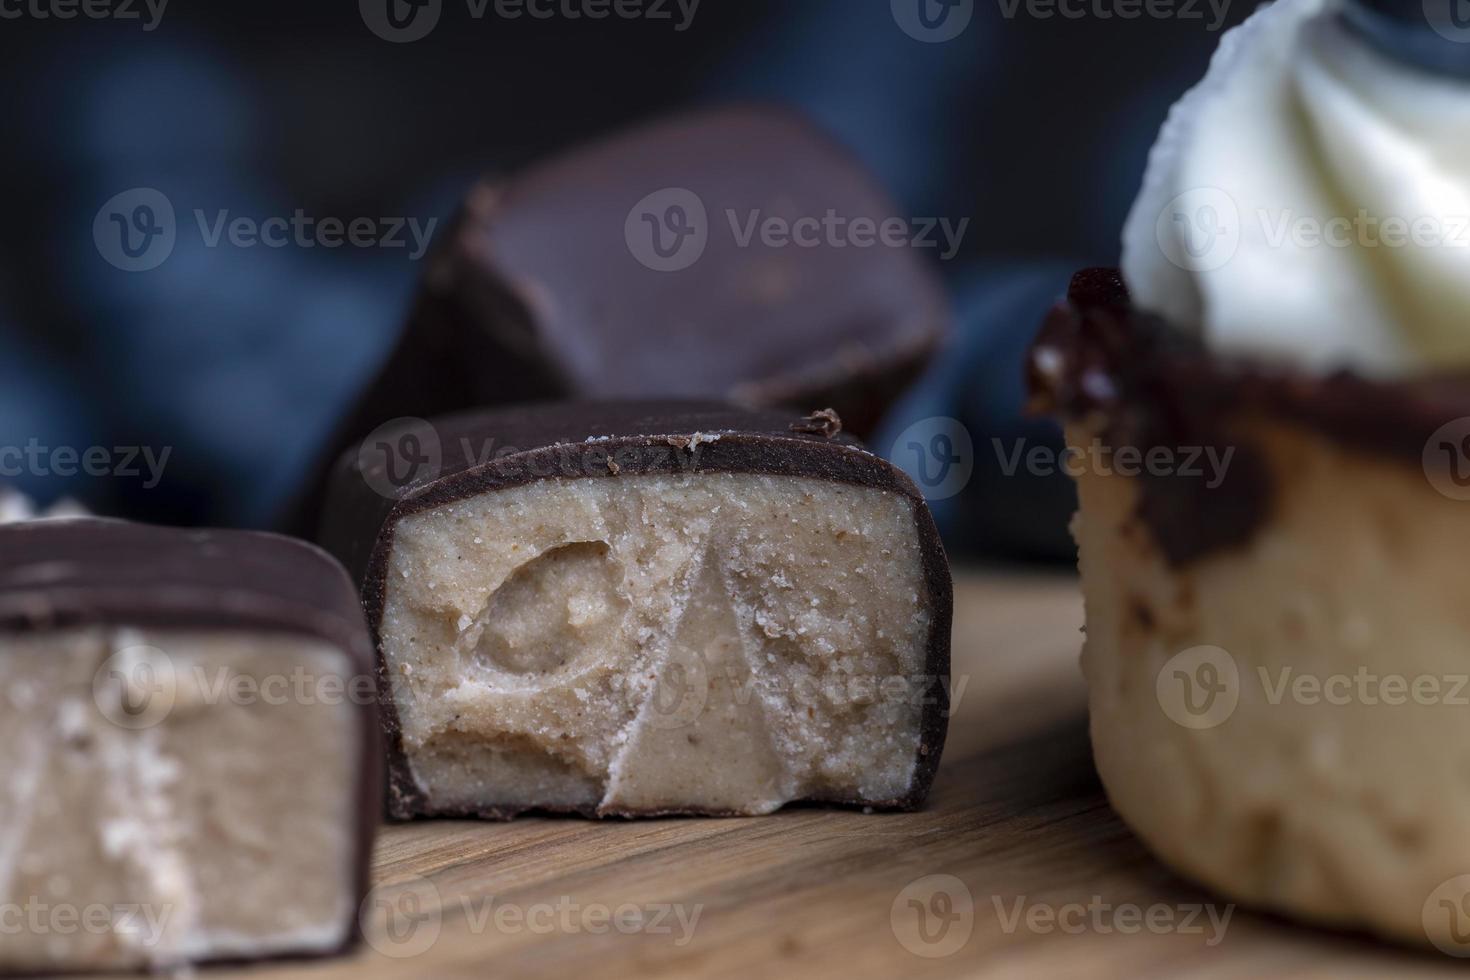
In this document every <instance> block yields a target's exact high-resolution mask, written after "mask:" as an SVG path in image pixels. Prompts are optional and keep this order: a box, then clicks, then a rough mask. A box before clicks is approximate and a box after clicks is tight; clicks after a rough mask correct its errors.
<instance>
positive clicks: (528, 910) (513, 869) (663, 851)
mask: <svg viewBox="0 0 1470 980" xmlns="http://www.w3.org/2000/svg"><path fill="white" fill-rule="evenodd" d="M956 585H957V595H956V600H957V601H956V613H957V622H956V626H955V646H954V673H955V678H956V685H957V687H956V693H957V706H956V710H955V712H954V716H953V719H952V727H951V732H950V740H949V747H948V749H947V751H946V755H945V759H944V764H943V767H942V769H941V770H940V775H939V779H938V782H937V784H936V786H935V791H934V795H933V797H932V799H931V801H930V804H929V806H928V807H927V808H926V809H925V810H923V811H922V812H920V813H914V814H899V815H881V814H873V815H865V814H863V813H860V812H855V811H845V810H827V809H821V808H796V809H792V810H788V811H785V812H782V813H780V814H777V815H775V816H772V817H764V818H758V819H733V820H683V819H681V820H654V821H642V822H610V823H594V822H589V821H584V820H579V819H541V818H532V819H523V820H518V821H516V822H514V823H510V824H476V823H461V822H429V823H419V824H412V825H407V826H396V827H388V828H386V829H385V832H384V834H383V836H382V838H381V841H380V843H379V846H378V852H377V860H376V868H375V875H376V881H377V882H378V887H377V888H376V889H375V893H374V895H373V896H372V897H371V898H370V901H369V904H368V914H367V917H366V922H367V926H368V931H369V935H370V937H371V939H372V942H371V945H369V946H366V947H364V948H363V949H362V950H361V951H360V952H359V953H357V954H356V955H354V956H352V957H349V958H346V959H340V960H333V961H326V962H321V963H314V964H291V965H287V966H276V967H267V968H256V969H252V970H243V971H210V973H209V976H211V977H215V976H219V977H226V976H228V977H233V976H241V977H246V976H248V977H257V978H265V980H277V978H280V980H284V978H288V977H291V978H295V977H301V978H313V980H329V978H333V980H335V978H339V977H340V978H344V980H345V978H357V980H386V978H398V977H402V978H414V980H418V978H440V977H444V978H456V977H465V978H476V980H502V978H503V980H511V978H521V977H549V978H550V977H555V978H563V977H568V978H569V977H589V978H598V980H611V978H625V977H626V978H644V977H679V978H701V977H730V978H737V977H738V978H752V977H754V978H772V980H774V978H778V977H780V978H785V977H840V978H866V977H874V978H884V980H888V978H896V977H903V978H907V977H1041V978H1053V977H1089V978H1092V977H1097V978H1107V977H1129V978H1133V977H1172V976H1189V977H1212V978H1213V977H1343V976H1385V977H1405V976H1421V975H1422V976H1463V975H1466V973H1465V971H1466V970H1467V969H1470V964H1462V963H1459V962H1458V961H1453V960H1450V959H1448V958H1444V957H1435V956H1430V955H1427V954H1422V953H1416V952H1412V951H1404V950H1399V949H1395V948H1393V947H1390V946H1385V945H1381V944H1378V943H1375V942H1373V941H1370V940H1366V939H1360V938H1355V937H1351V936H1342V935H1337V934H1333V933H1327V932H1321V931H1317V930H1312V929H1306V928H1300V927H1297V926H1293V925H1291V924H1289V923H1286V922H1283V921H1281V920H1277V919H1272V918H1268V917H1262V916H1257V915H1252V914H1250V913H1248V912H1246V911H1243V910H1240V909H1233V910H1230V917H1229V919H1228V920H1224V921H1223V922H1222V920H1223V916H1224V915H1225V913H1226V911H1227V903H1225V902H1224V900H1222V899H1219V898H1217V897H1215V896H1212V895H1211V894H1209V893H1208V892H1206V891H1204V890H1202V889H1200V888H1198V887H1196V886H1194V885H1192V884H1190V883H1188V882H1185V881H1182V880H1180V879H1179V878H1177V877H1175V876H1174V875H1172V874H1171V873H1170V872H1169V871H1168V870H1166V869H1165V868H1164V867H1162V866H1161V865H1160V864H1158V862H1156V861H1155V860H1153V859H1152V858H1151V857H1150V856H1149V855H1148V853H1147V852H1146V851H1145V850H1144V848H1143V847H1142V846H1141V845H1140V844H1139V842H1138V841H1137V840H1136V839H1134V838H1133V836H1132V835H1131V834H1130V833H1129V832H1128V830H1127V828H1126V827H1124V826H1123V824H1122V823H1121V822H1120V821H1119V820H1118V818H1117V817H1116V816H1115V815H1114V814H1113V812H1112V811H1111V809H1110V808H1109V807H1108V804H1107V800H1106V798H1105V797H1104V795H1103V793H1102V790H1101V788H1100V786H1099V785H1098V782H1097V777H1096V774H1095V772H1094V770H1093V767H1092V762H1091V756H1090V750H1089V747H1088V740H1087V727H1086V716H1085V694H1084V690H1083V686H1082V679H1081V675H1080V672H1079V670H1078V666H1077V654H1078V650H1079V647H1080V644H1081V636H1080V633H1079V629H1080V626H1081V621H1082V611H1081V602H1080V600H1079V598H1078V596H1077V590H1076V585H1075V583H1074V582H1073V581H1071V580H1070V579H1068V578H1064V577H1043V576H1030V575H1011V574H1007V575H1002V574H998V573H969V574H964V575H961V576H959V577H958V580H957V583H956ZM958 685H963V687H959V686H958ZM936 876H943V877H936ZM1132 907H1137V909H1138V912H1137V913H1136V916H1137V917H1139V918H1143V917H1145V916H1150V917H1151V919H1144V924H1142V925H1140V924H1139V923H1138V922H1137V921H1135V913H1134V912H1133V911H1132ZM1196 909H1197V910H1198V911H1195V910H1196ZM1211 910H1212V911H1213V912H1214V914H1215V919H1214V920H1212V919H1211V918H1210V916H1209V914H1208V913H1209V911H1211ZM1166 920H1167V921H1166ZM1148 921H1152V922H1153V923H1154V926H1153V927H1150V926H1149V925H1148V924H1147V922H1148ZM1169 922H1172V923H1173V925H1169V924H1168V923H1169ZM1217 923H1220V924H1218V925H1217Z"/></svg>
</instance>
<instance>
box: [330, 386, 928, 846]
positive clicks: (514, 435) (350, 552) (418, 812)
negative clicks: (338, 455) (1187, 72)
mask: <svg viewBox="0 0 1470 980" xmlns="http://www.w3.org/2000/svg"><path fill="white" fill-rule="evenodd" d="M433 428H434V430H435V433H436V434H437V439H438V442H439V444H440V446H441V447H442V454H443V466H442V469H441V470H440V471H439V472H438V473H437V474H435V473H433V472H429V473H425V474H422V477H423V478H422V479H420V480H418V481H417V482H413V483H410V484H408V485H407V486H405V487H403V488H402V489H399V490H398V491H396V492H395V493H394V495H393V496H386V495H384V494H382V493H380V492H378V490H375V489H374V488H373V486H372V485H370V483H369V481H368V479H366V478H365V476H364V472H363V470H362V469H361V466H362V462H361V460H360V459H359V457H358V454H357V453H356V452H349V453H348V454H346V455H344V456H343V457H342V459H341V460H340V461H339V463H338V467H337V470H336V473H335V476H334V478H333V480H332V490H331V494H330V497H329V505H328V509H327V520H326V523H325V525H324V528H323V534H322V540H323V543H324V545H325V546H326V547H327V548H328V549H329V550H331V551H333V552H334V553H335V554H336V555H337V556H338V557H339V558H341V559H342V561H343V562H344V563H345V564H346V565H347V566H348V568H349V570H350V571H351V572H352V574H353V576H354V577H355V578H356V579H357V581H358V582H359V583H361V586H362V598H363V605H364V607H365V608H366V609H367V615H368V625H369V626H370V628H371V629H372V630H373V634H374V636H375V637H376V636H377V634H378V630H379V627H380V626H381V623H382V617H383V606H384V602H385V600H386V588H387V582H386V579H387V572H388V564H389V558H390V556H391V553H392V549H393V536H394V530H395V528H396V526H397V524H398V522H399V521H401V520H402V519H403V518H405V517H407V516H409V515H411V514H415V513H419V512H421V511H425V510H429V509H431V508H434V507H439V506H442V505H445V504H450V503H454V502H457V501H460V500H464V499H467V498H469V497H473V496H476V495H478V494H482V493H487V492H491V491H495V490H503V489H507V488H509V487H515V486H521V485H525V484H527V483H531V482H534V481H536V480H541V479H604V480H606V479H617V478H618V477H619V476H624V475H633V474H688V475H693V476H697V475H699V474H702V473H761V474H772V475H778V476H791V477H807V478H812V479H820V480H831V481H833V482H837V483H845V484H851V485H854V486H861V487H870V488H873V489H877V490H882V491H885V492H888V493H894V494H898V495H900V496H903V497H905V498H907V499H908V500H909V501H911V502H912V503H913V505H914V518H915V523H916V533H917V534H918V536H919V542H920V549H921V554H922V559H923V566H924V567H923V572H924V579H925V587H926V591H927V597H926V598H927V605H928V608H929V609H930V610H931V612H932V614H933V623H932V625H931V628H930V634H929V638H928V643H927V655H926V658H925V661H926V666H925V673H926V674H927V675H929V676H932V677H936V678H947V677H948V676H949V667H950V652H949V643H950V626H951V621H952V618H953V610H954V595H953V587H952V584H951V581H950V574H949V563H948V560H947V558H946V557H945V553H944V546H943V544H942V543H941V542H940V539H939V532H938V529H937V528H936V527H935V525H934V519H933V517H932V516H931V515H930V513H929V508H928V506H927V504H926V503H925V501H924V498H923V495H922V494H921V493H920V492H919V490H918V488H917V487H915V486H914V484H913V482H912V481H911V480H909V478H908V476H907V475H905V474H904V473H903V471H902V470H900V469H898V468H897V467H896V466H893V465H892V464H890V463H889V462H888V461H887V460H885V459H883V458H882V457H879V456H875V455H873V454H872V453H870V452H868V451H867V450H865V449H863V448H862V447H861V445H860V444H859V443H858V442H857V441H856V440H854V439H852V438H851V437H848V436H841V435H835V436H833V437H826V436H823V435H821V434H815V433H811V432H810V431H809V430H810V429H811V428H812V423H811V421H810V419H807V418H803V417H802V416H801V415H799V414H797V413H784V412H779V411H752V410H745V409H740V408H734V407H731V406H728V405H723V404H720V403H713V402H683V401H673V402H626V401H613V402H560V403H550V404H543V405H529V406H522V407H519V408H510V409H500V410H496V411H490V412H481V413H475V414H471V415H460V416H452V417H449V418H446V419H442V420H439V421H438V422H436V423H434V424H433ZM698 436H718V437H719V438H718V439H716V440H714V441H701V440H700V439H699V438H697V437H698ZM589 439H590V440H593V441H588V440H589ZM486 447H490V448H491V450H492V452H491V455H492V456H495V454H496V453H503V455H499V456H498V457H497V458H490V459H481V458H480V456H481V454H482V453H483V452H484V451H485V448H486ZM373 482H375V483H377V484H378V486H379V487H382V486H383V484H382V483H381V481H380V480H379V479H378V478H377V476H376V475H374V478H373ZM378 669H379V688H380V689H381V690H382V691H383V692H384V698H383V707H384V712H383V722H384V726H385V732H386V734H387V741H388V769H389V794H388V812H389V815H390V816H391V817H393V818H395V819H400V820H402V819H410V818H412V817H416V816H437V817H451V816H452V817H464V816H472V817H482V818H490V819H505V818H508V817H512V816H514V815H515V814H516V813H519V812H523V811H525V810H528V809H534V808H536V805H535V803H534V801H532V802H530V803H528V804H527V805H526V806H520V807H501V808H494V809H489V810H474V811H455V812H445V811H441V810H435V809H433V808H431V807H430V805H429V802H428V801H427V800H426V799H424V796H423V794H422V793H421V792H420V790H419V789H418V787H417V785H415V783H414V779H413V776H412V774H411V772H410V770H409V767H408V762H407V759H406V758H405V756H404V753H403V746H402V739H401V733H400V731H399V728H398V718H397V713H396V711H395V710H394V708H393V706H392V705H391V704H390V703H389V702H390V701H391V697H390V696H389V693H388V692H391V690H392V686H391V683H390V680H389V678H388V676H387V664H386V661H385V658H384V656H383V651H382V650H381V648H380V649H379V652H378ZM940 688H941V690H940V691H939V692H937V695H936V696H935V698H934V699H933V702H934V703H933V704H931V705H929V706H927V707H926V709H925V713H924V718H923V721H922V731H921V738H920V749H919V758H918V760H917V765H916V771H915V775H914V780H913V783H912V785H911V788H910V792H909V794H908V795H907V796H905V797H903V798H901V799H895V800H888V801H881V802H873V801H863V800H822V801H816V802H826V803H846V804H852V805H862V806H870V807H875V808H889V809H913V808H916V807H918V806H919V805H920V804H922V803H923V801H924V799H925V798H926V797H927V796H928V793H929V789H930V787H931V786H932V784H933V781H934V775H935V772H936V770H937V769H938V766H939V757H940V754H941V752H942V751H943V748H944V739H945V735H946V730H947V725H948V715H949V701H948V690H947V689H946V688H944V686H943V685H940ZM578 812H583V813H584V814H585V815H587V816H593V815H596V814H593V813H590V812H587V811H578ZM680 812H694V813H696V814H697V815H707V816H718V815H722V814H708V813H702V812H699V811H680ZM611 815H614V816H654V815H665V812H664V811H660V812H659V813H658V814H652V813H642V812H635V811H630V812H626V813H617V814H611Z"/></svg>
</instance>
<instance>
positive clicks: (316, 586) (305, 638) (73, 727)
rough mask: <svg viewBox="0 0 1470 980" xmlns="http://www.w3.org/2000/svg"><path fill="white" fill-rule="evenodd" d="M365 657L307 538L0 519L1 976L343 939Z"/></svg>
mask: <svg viewBox="0 0 1470 980" xmlns="http://www.w3.org/2000/svg"><path fill="white" fill-rule="evenodd" d="M371 668H372V650H371V642H370V640H369V639H368V635H367V630H366V627H365V625H364V623H363V619H362V612H361V608H360V606H359V604H358V601H357V597H356V594H355V591H354V590H353V588H352V585H351V583H350V582H349V581H348V579H347V576H346V575H345V574H344V573H343V571H342V569H341V567H340V566H339V565H338V564H337V563H336V562H334V561H332V560H331V558H330V557H328V556H327V555H325V554H323V553H322V552H321V551H319V550H318V549H316V548H314V547H312V546H311V545H307V544H304V543H302V542H298V541H292V540H289V539H286V538H279V537H275V536H272V535H262V534H253V533H247V532H224V531H211V532H195V531H182V530H172V529H164V528H155V527H145V526H141V525H134V524H127V523H123V522H118V521H101V520H59V521H47V522H37V523H26V524H16V525H11V526H7V527H3V528H0V914H3V915H4V917H5V918H4V921H3V923H0V925H3V927H4V935H3V939H0V973H26V974H29V973H37V972H73V971H93V970H109V971H110V970H137V969H172V968H176V967H181V966H185V965H188V964H192V963H202V962H209V961H216V960H253V959H263V958H267V957H285V956H305V955H321V954H327V953H331V952H335V951H339V950H342V949H344V948H345V947H347V946H348V945H350V943H351V942H352V941H353V940H354V938H355V935H356V931H357V930H356V919H357V912H358V906H359V902H360V901H361V899H362V897H363V895H364V893H365V888H366V885H367V861H368V857H369V853H370V848H371V844H372V837H373V831H374V828H375V826H376V823H377V817H378V815H379V813H380V810H381V796H382V781H381V774H380V770H381V747H380V745H381V738H380V726H379V723H378V721H377V711H376V697H375V693H374V692H375V685H374V679H373V674H372V669H371Z"/></svg>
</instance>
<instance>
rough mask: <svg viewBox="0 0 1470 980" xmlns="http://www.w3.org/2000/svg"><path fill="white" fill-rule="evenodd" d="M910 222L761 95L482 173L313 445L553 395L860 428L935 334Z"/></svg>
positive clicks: (922, 358)
mask: <svg viewBox="0 0 1470 980" xmlns="http://www.w3.org/2000/svg"><path fill="white" fill-rule="evenodd" d="M899 228H902V229H907V230H906V231H905V233H904V234H901V235H900V234H896V231H897V230H898V229H899ZM920 230H922V229H915V228H914V227H913V225H912V224H911V223H909V222H908V221H907V220H906V219H904V218H903V217H902V216H901V212H900V211H899V210H898V208H897V206H896V205H895V204H894V203H893V202H892V201H890V200H889V199H888V198H887V196H886V195H885V194H884V193H883V192H882V190H881V189H880V188H879V187H878V186H877V184H876V181H875V180H874V178H873V177H872V175H871V174H869V173H868V172H867V171H866V170H865V169H864V168H863V167H862V165H861V164H860V163H859V162H858V161H857V160H856V159H855V158H853V157H852V156H851V155H850V154H848V153H847V152H846V151H845V150H843V149H842V148H840V147H839V146H838V145H837V144H836V143H834V142H832V141H831V140H830V139H829V138H828V137H827V136H825V135H824V134H822V133H820V132H819V131H817V130H816V129H815V128H814V127H813V126H812V125H810V124H809V123H807V122H806V121H805V120H803V119H801V118H800V117H798V116H796V115H794V114H791V113H789V112H786V111H784V110H776V109H766V108H754V107H749V108H729V109H721V110H716V111H708V112H702V113H697V114H688V115H681V116H675V117H672V118H669V119H665V120H661V121H659V122H656V123H653V124H649V125H646V126H643V127H640V128H637V129H634V130H630V131H628V132H626V133H622V134H619V135H616V136H613V137H611V138H608V139H606V140H604V141H602V142H599V143H596V144H593V145H590V146H586V147H582V148H579V149H575V150H572V151H570V152H568V153H566V154H564V155H562V156H560V157H557V158H554V159H552V160H549V161H546V162H543V163H541V164H540V165H538V166H535V167H533V168H531V169H530V170H528V171H526V172H524V173H521V174H520V175H518V176H515V177H512V178H509V179H505V178H493V179H487V180H484V181H482V182H481V183H480V184H478V185H477V186H476V187H475V188H474V189H473V190H472V191H471V192H470V193H469V195H468V196H467V198H466V200H465V202H464V204H463V206H462V208H461V210H460V213H459V215H458V217H457V219H456V220H455V221H454V222H452V223H451V224H450V225H449V226H448V227H447V228H446V230H445V232H444V233H443V234H442V235H441V236H440V238H439V240H438V241H437V242H436V244H435V247H434V249H433V251H432V252H431V254H430V256H429V258H428V259H427V260H426V268H425V270H424V275H423V280H422V283H421V286H420V290H419V295H418V298H417V300H416V302H415V304H414V307H413V310H412V312H411V315H410V317H409V322H408V323H407V325H406V327H405V329H404V331H403V333H402V334H401V336H400V337H399V340H398V342H397V345H396V347H395V348H394V350H393V351H392V353H391V354H390V355H389V357H388V358H387V359H386V360H385V362H384V365H383V368H382V370H381V372H380V374H379V375H378V377H377V378H376V379H374V380H373V381H372V382H371V383H370V384H369V385H368V386H367V388H366V390H365V391H364V393H363V394H362V396H361V397H360V399H359V400H358V402H357V404H356V405H355V407H354V408H353V409H352V410H351V411H350V412H349V413H348V415H347V417H346V419H345V420H344V421H343V422H342V424H341V425H340V426H339V427H338V430H337V433H336V435H335V436H334V437H333V440H332V443H331V450H330V452H329V454H328V455H330V456H332V457H335V454H336V451H338V450H340V449H341V448H343V447H346V446H349V445H352V444H354V443H356V442H357V441H359V440H361V439H362V438H363V437H365V436H366V435H367V434H368V433H369V432H371V431H373V430H374V429H375V428H376V427H377V426H378V425H380V424H382V423H383V422H386V421H388V420H390V419H394V418H398V417H421V418H427V417H432V416H436V415H443V414H448V413H453V412H459V411H468V410H475V409H480V408H484V407H488V406H494V405H503V404H513V403H518V402H524V401H528V400H535V399H550V398H647V397H657V398H711V397H712V398H720V399H724V400H731V401H734V402H737V403H739V404H742V405H746V406H749V407H771V406H783V407H791V408H794V409H797V410H799V411H802V412H809V411H812V410H814V409H818V408H823V407H827V406H831V407H833V408H835V409H836V410H837V412H838V413H839V414H840V415H841V416H842V418H843V419H844V420H845V422H846V424H847V427H848V430H849V431H851V432H854V433H856V434H857V435H859V436H865V435H868V434H870V433H871V432H872V430H873V429H874V427H875V426H876V424H877V422H878V419H879V418H880V417H881V415H882V414H883V412H884V411H885V410H886V409H887V407H888V406H889V405H890V404H891V403H892V402H893V401H894V400H895V399H896V398H897V397H898V396H899V395H900V394H901V393H902V392H903V391H904V390H905V388H907V387H908V385H909V384H910V383H912V382H913V381H914V380H916V379H917V377H918V376H919V374H920V372H921V371H922V370H923V369H924V367H925V365H926V364H927V363H928V362H929V360H930V358H931V357H932V356H933V355H934V353H935V351H936V350H938V349H939V347H940V346H941V344H942V343H943V342H944V340H945V338H946V337H947V336H948V333H949V329H950V310H949V306H948V301H947V298H946V296H945V293H944V289H943V285H942V283H941V281H940V278H939V275H938V273H937V272H936V271H935V269H934V268H933V260H932V258H931V256H930V255H929V254H928V253H926V251H925V249H923V248H922V247H916V246H915V244H914V238H915V237H922V236H917V235H916V234H915V233H916V232H917V231H920ZM317 482H319V481H317ZM312 489H319V488H317V487H313V488H312ZM302 506H303V508H304V510H303V512H302V513H300V514H298V515H297V516H296V517H295V518H294V521H295V524H296V526H297V528H298V530H301V531H303V533H314V532H315V530H316V525H315V524H314V523H313V522H314V521H315V519H316V516H317V511H318V507H319V505H318V504H317V503H316V502H315V501H312V502H308V503H307V504H305V505H302Z"/></svg>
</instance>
